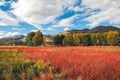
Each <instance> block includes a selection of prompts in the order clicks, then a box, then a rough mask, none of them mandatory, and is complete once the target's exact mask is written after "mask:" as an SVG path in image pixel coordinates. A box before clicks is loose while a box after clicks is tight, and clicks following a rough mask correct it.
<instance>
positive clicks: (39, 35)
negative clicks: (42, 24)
mask: <svg viewBox="0 0 120 80" xmlns="http://www.w3.org/2000/svg"><path fill="white" fill-rule="evenodd" d="M32 41H33V44H34V46H39V45H41V44H42V43H43V34H42V32H40V31H37V32H36V33H35V35H34V37H33V38H32Z"/></svg>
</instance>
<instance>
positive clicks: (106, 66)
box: [0, 47, 120, 80]
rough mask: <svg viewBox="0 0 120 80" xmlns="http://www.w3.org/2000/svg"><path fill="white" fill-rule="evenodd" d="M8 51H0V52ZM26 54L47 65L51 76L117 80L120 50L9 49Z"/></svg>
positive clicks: (111, 48)
mask: <svg viewBox="0 0 120 80" xmlns="http://www.w3.org/2000/svg"><path fill="white" fill-rule="evenodd" d="M1 49H2V50H4V49H8V48H5V47H4V48H0V50H1ZM9 49H11V50H14V49H18V50H20V51H25V52H27V54H26V56H25V58H27V59H30V60H33V61H38V60H42V61H44V62H48V61H49V62H50V63H51V65H52V66H53V67H54V70H53V72H54V73H64V74H66V77H68V78H69V80H70V79H72V80H80V79H78V77H79V78H81V80H120V47H45V48H30V47H24V48H22V47H14V48H13V47H10V48H9Z"/></svg>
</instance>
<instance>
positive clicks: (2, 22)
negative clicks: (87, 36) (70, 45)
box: [0, 0, 120, 38]
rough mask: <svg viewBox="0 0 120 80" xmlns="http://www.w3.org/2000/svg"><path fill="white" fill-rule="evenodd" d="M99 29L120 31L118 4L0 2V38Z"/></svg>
mask: <svg viewBox="0 0 120 80" xmlns="http://www.w3.org/2000/svg"><path fill="white" fill-rule="evenodd" d="M102 25H104V26H116V27H119V28H120V0H0V38H3V37H7V36H12V35H19V34H22V35H26V34H27V33H29V32H31V31H37V30H40V31H41V32H42V33H43V34H56V33H59V32H62V31H67V30H71V29H84V28H88V29H91V28H94V27H96V26H102Z"/></svg>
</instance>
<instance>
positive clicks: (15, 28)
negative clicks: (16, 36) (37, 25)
mask: <svg viewBox="0 0 120 80" xmlns="http://www.w3.org/2000/svg"><path fill="white" fill-rule="evenodd" d="M12 30H18V31H21V30H25V28H17V27H13V28H12Z"/></svg>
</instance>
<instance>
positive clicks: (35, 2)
mask: <svg viewBox="0 0 120 80" xmlns="http://www.w3.org/2000/svg"><path fill="white" fill-rule="evenodd" d="M76 2H77V0H69V1H68V0H18V2H16V3H13V4H12V6H11V7H12V8H13V10H12V11H11V12H12V13H13V14H14V15H16V16H17V17H18V18H19V19H20V20H21V21H24V22H27V23H29V24H31V25H34V26H35V27H36V28H38V29H43V28H42V26H41V24H47V23H50V22H51V23H54V22H55V19H56V18H57V17H59V16H60V15H62V14H64V8H69V7H71V6H74V5H75V4H76ZM28 3H29V4H28Z"/></svg>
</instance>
